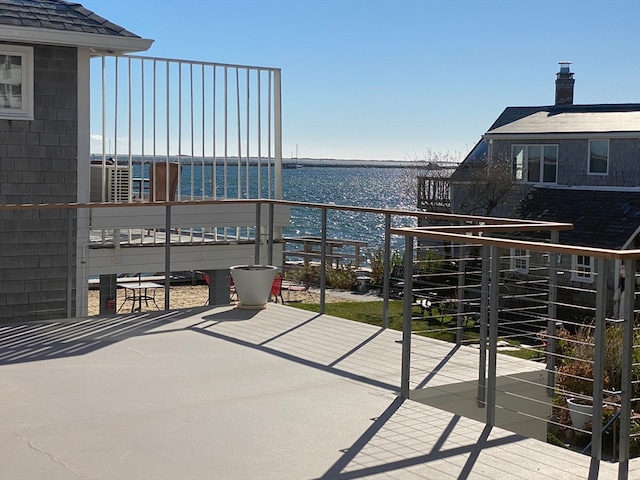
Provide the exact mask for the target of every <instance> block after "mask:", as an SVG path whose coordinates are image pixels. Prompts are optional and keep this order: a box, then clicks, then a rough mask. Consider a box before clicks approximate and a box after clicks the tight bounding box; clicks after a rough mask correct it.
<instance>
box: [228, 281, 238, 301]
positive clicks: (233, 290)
mask: <svg viewBox="0 0 640 480" xmlns="http://www.w3.org/2000/svg"><path fill="white" fill-rule="evenodd" d="M234 296H235V297H236V299H237V298H238V291H237V290H236V284H235V283H233V277H232V276H229V298H230V300H233V297H234Z"/></svg>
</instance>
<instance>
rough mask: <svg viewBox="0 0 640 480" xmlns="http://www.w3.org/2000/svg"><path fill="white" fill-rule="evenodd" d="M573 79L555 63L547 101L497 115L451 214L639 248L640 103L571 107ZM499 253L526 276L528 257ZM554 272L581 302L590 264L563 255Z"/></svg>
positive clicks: (461, 177) (455, 192)
mask: <svg viewBox="0 0 640 480" xmlns="http://www.w3.org/2000/svg"><path fill="white" fill-rule="evenodd" d="M573 76H574V74H573V72H571V71H570V65H569V62H562V63H560V71H559V72H558V73H557V76H556V89H555V93H556V94H555V103H554V104H553V105H549V106H536V107H507V108H506V109H505V110H504V111H503V112H502V114H501V115H500V116H499V117H498V118H497V119H496V121H495V122H494V123H493V125H491V127H490V128H489V129H488V130H487V132H486V133H485V134H484V135H483V136H482V139H481V140H480V141H479V142H478V144H477V145H476V146H475V147H474V149H473V150H472V151H471V152H470V153H469V155H468V156H467V157H466V158H465V160H464V161H463V162H462V163H461V164H460V166H459V167H458V168H457V169H456V171H455V172H454V174H453V175H452V177H451V205H452V211H453V212H454V213H473V214H481V215H491V216H499V217H500V216H501V217H513V218H522V219H527V220H544V221H558V222H568V223H572V224H573V225H574V229H573V230H570V231H564V232H561V233H560V235H559V239H556V241H560V242H561V243H567V244H573V245H590V246H593V247H599V248H608V249H615V250H620V249H631V248H639V247H640V104H637V103H630V104H591V105H576V104H574V102H573V99H574V85H575V79H574V78H573ZM478 185H480V186H481V189H479V188H478ZM487 192H488V193H487ZM490 194H493V195H494V197H495V198H487V195H490ZM505 257H507V258H510V259H511V263H512V264H514V265H512V266H513V268H512V269H511V270H512V273H513V274H514V275H521V276H526V275H527V274H528V267H527V265H528V262H529V260H533V257H532V256H531V254H530V253H529V252H510V253H509V252H507V253H506V255H505ZM514 259H515V262H514ZM560 267H561V268H563V269H564V271H563V272H562V273H565V275H561V276H560V278H559V282H563V283H564V284H565V285H567V286H569V287H571V288H573V290H570V291H569V290H568V291H569V292H570V295H571V296H573V303H579V302H580V300H579V299H577V297H576V295H579V291H580V289H581V288H589V287H590V286H591V285H592V284H593V281H594V275H593V272H594V264H593V259H591V258H590V257H580V256H573V258H562V259H561V264H560ZM616 270H618V271H616V272H611V273H612V275H610V276H609V278H610V289H611V291H612V292H614V291H615V290H616V288H617V285H618V281H617V278H618V276H619V275H620V272H619V265H617V266H616ZM615 296H616V295H615V294H613V293H612V301H611V302H610V310H615V308H616V305H615V303H616V301H615V300H613V298H615Z"/></svg>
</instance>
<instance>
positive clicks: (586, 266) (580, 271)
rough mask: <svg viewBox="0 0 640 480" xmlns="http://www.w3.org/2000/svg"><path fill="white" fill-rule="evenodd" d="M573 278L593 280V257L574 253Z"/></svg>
mask: <svg viewBox="0 0 640 480" xmlns="http://www.w3.org/2000/svg"><path fill="white" fill-rule="evenodd" d="M571 270H572V273H571V280H573V281H576V282H589V283H591V282H593V258H592V257H588V256H586V255H573V258H572V269H571Z"/></svg>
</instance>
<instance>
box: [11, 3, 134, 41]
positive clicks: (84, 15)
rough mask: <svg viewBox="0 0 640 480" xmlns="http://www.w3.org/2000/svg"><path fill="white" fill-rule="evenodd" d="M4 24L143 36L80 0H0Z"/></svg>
mask: <svg viewBox="0 0 640 480" xmlns="http://www.w3.org/2000/svg"><path fill="white" fill-rule="evenodd" d="M0 25H12V26H15V27H38V28H46V29H50V30H63V31H69V32H80V33H90V34H98V35H113V36H120V37H132V38H140V37H139V36H138V35H136V34H134V33H132V32H130V31H128V30H126V29H124V28H122V27H121V26H119V25H116V24H115V23H112V22H110V21H108V20H106V19H105V18H102V17H101V16H99V15H96V14H95V13H93V12H92V11H91V10H87V9H86V8H84V7H83V6H82V5H80V4H78V3H71V2H66V1H63V0H0Z"/></svg>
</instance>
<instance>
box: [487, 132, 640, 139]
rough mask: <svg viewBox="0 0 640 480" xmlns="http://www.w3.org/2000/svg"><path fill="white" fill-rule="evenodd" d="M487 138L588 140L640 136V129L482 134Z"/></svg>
mask: <svg viewBox="0 0 640 480" xmlns="http://www.w3.org/2000/svg"><path fill="white" fill-rule="evenodd" d="M482 138H483V139H485V140H516V141H520V140H539V141H542V142H547V141H554V140H587V139H600V138H607V139H609V138H616V139H620V138H631V139H634V138H640V130H633V131H628V132H626V131H625V132H573V133H557V132H539V133H485V134H484V135H483V136H482Z"/></svg>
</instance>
